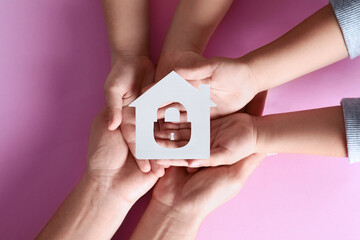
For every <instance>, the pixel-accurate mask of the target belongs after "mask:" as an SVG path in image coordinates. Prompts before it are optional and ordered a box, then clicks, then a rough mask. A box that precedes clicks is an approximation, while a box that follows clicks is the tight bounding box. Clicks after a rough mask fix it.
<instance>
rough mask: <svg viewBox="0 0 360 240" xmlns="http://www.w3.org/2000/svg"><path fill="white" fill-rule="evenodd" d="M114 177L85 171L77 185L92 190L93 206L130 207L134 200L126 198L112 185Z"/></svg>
mask: <svg viewBox="0 0 360 240" xmlns="http://www.w3.org/2000/svg"><path fill="white" fill-rule="evenodd" d="M114 181H115V178H114V177H113V176H93V175H92V174H89V173H85V174H84V176H83V177H82V179H81V181H80V183H79V185H83V186H84V188H85V189H89V190H90V191H91V192H92V198H93V203H94V206H95V207H99V208H101V207H105V205H104V204H106V205H111V204H114V205H117V206H121V208H124V209H130V208H131V207H132V206H133V205H134V203H135V201H132V200H130V199H127V198H126V195H125V194H122V193H121V192H119V191H118V190H117V189H116V188H115V187H114Z"/></svg>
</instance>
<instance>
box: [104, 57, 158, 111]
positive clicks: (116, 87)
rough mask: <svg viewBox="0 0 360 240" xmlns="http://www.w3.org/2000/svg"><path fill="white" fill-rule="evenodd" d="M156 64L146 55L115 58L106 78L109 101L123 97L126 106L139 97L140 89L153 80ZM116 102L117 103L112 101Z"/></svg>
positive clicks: (123, 103)
mask: <svg viewBox="0 0 360 240" xmlns="http://www.w3.org/2000/svg"><path fill="white" fill-rule="evenodd" d="M153 79H154V65H153V63H152V62H151V60H150V59H149V58H148V57H146V56H121V57H117V58H115V60H114V61H113V63H112V67H111V71H110V73H109V75H108V77H107V79H106V83H105V92H106V98H107V101H108V102H109V101H110V102H111V101H116V100H117V98H119V97H121V98H123V99H122V100H123V102H122V105H123V106H126V105H128V104H129V103H131V102H132V101H133V100H135V99H136V98H137V96H138V95H139V93H140V90H141V89H142V88H143V87H145V86H146V85H148V84H150V83H152V82H153ZM110 104H115V103H110Z"/></svg>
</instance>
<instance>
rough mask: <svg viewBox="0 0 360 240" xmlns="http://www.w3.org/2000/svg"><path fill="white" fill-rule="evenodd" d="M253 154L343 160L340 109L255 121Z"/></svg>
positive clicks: (345, 151) (343, 145)
mask: <svg viewBox="0 0 360 240" xmlns="http://www.w3.org/2000/svg"><path fill="white" fill-rule="evenodd" d="M257 136H258V137H257V147H256V152H264V153H300V154H314V155H323V156H335V157H346V156H347V148H346V134H345V124H344V116H343V110H342V108H341V107H340V106H337V107H329V108H321V109H314V110H307V111H300V112H291V113H282V114H274V115H268V116H264V117H262V118H261V117H260V118H257Z"/></svg>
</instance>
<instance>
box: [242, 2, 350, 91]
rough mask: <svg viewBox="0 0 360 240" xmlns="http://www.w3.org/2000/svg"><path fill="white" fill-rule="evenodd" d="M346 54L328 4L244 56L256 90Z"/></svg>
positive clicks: (320, 66)
mask: <svg viewBox="0 0 360 240" xmlns="http://www.w3.org/2000/svg"><path fill="white" fill-rule="evenodd" d="M346 57H348V52H347V49H346V45H345V41H344V38H343V35H342V32H341V29H340V27H339V24H338V22H337V19H336V16H335V14H334V11H333V9H332V7H331V5H330V4H329V5H327V6H325V7H324V8H322V9H320V10H319V11H317V12H316V13H314V14H313V15H312V16H310V17H309V18H307V19H305V20H304V21H303V22H302V23H300V24H299V25H297V26H296V27H295V28H293V29H292V30H290V31H289V32H288V33H286V34H285V35H283V36H282V37H280V38H278V39H276V40H275V41H273V42H271V43H269V44H267V45H265V46H264V47H262V48H259V49H257V50H255V51H253V52H250V53H249V54H247V55H246V56H244V57H243V60H244V61H245V62H246V63H247V64H248V65H249V66H250V68H251V69H252V71H253V73H254V75H255V79H256V81H257V85H258V91H263V90H266V89H270V88H273V87H276V86H279V85H281V84H283V83H286V82H288V81H291V80H293V79H295V78H297V77H300V76H303V75H305V74H307V73H310V72H312V71H315V70H317V69H320V68H322V67H325V66H327V65H330V64H332V63H334V62H337V61H339V60H341V59H344V58H346ZM285 69H286V70H285Z"/></svg>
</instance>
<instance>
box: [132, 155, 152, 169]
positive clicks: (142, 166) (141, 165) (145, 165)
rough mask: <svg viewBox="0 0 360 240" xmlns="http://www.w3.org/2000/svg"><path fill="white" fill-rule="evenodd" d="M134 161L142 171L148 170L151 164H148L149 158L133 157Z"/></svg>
mask: <svg viewBox="0 0 360 240" xmlns="http://www.w3.org/2000/svg"><path fill="white" fill-rule="evenodd" d="M135 161H136V164H137V165H138V167H139V169H140V171H142V172H143V173H148V172H150V170H151V164H150V162H149V160H139V159H136V158H135Z"/></svg>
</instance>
